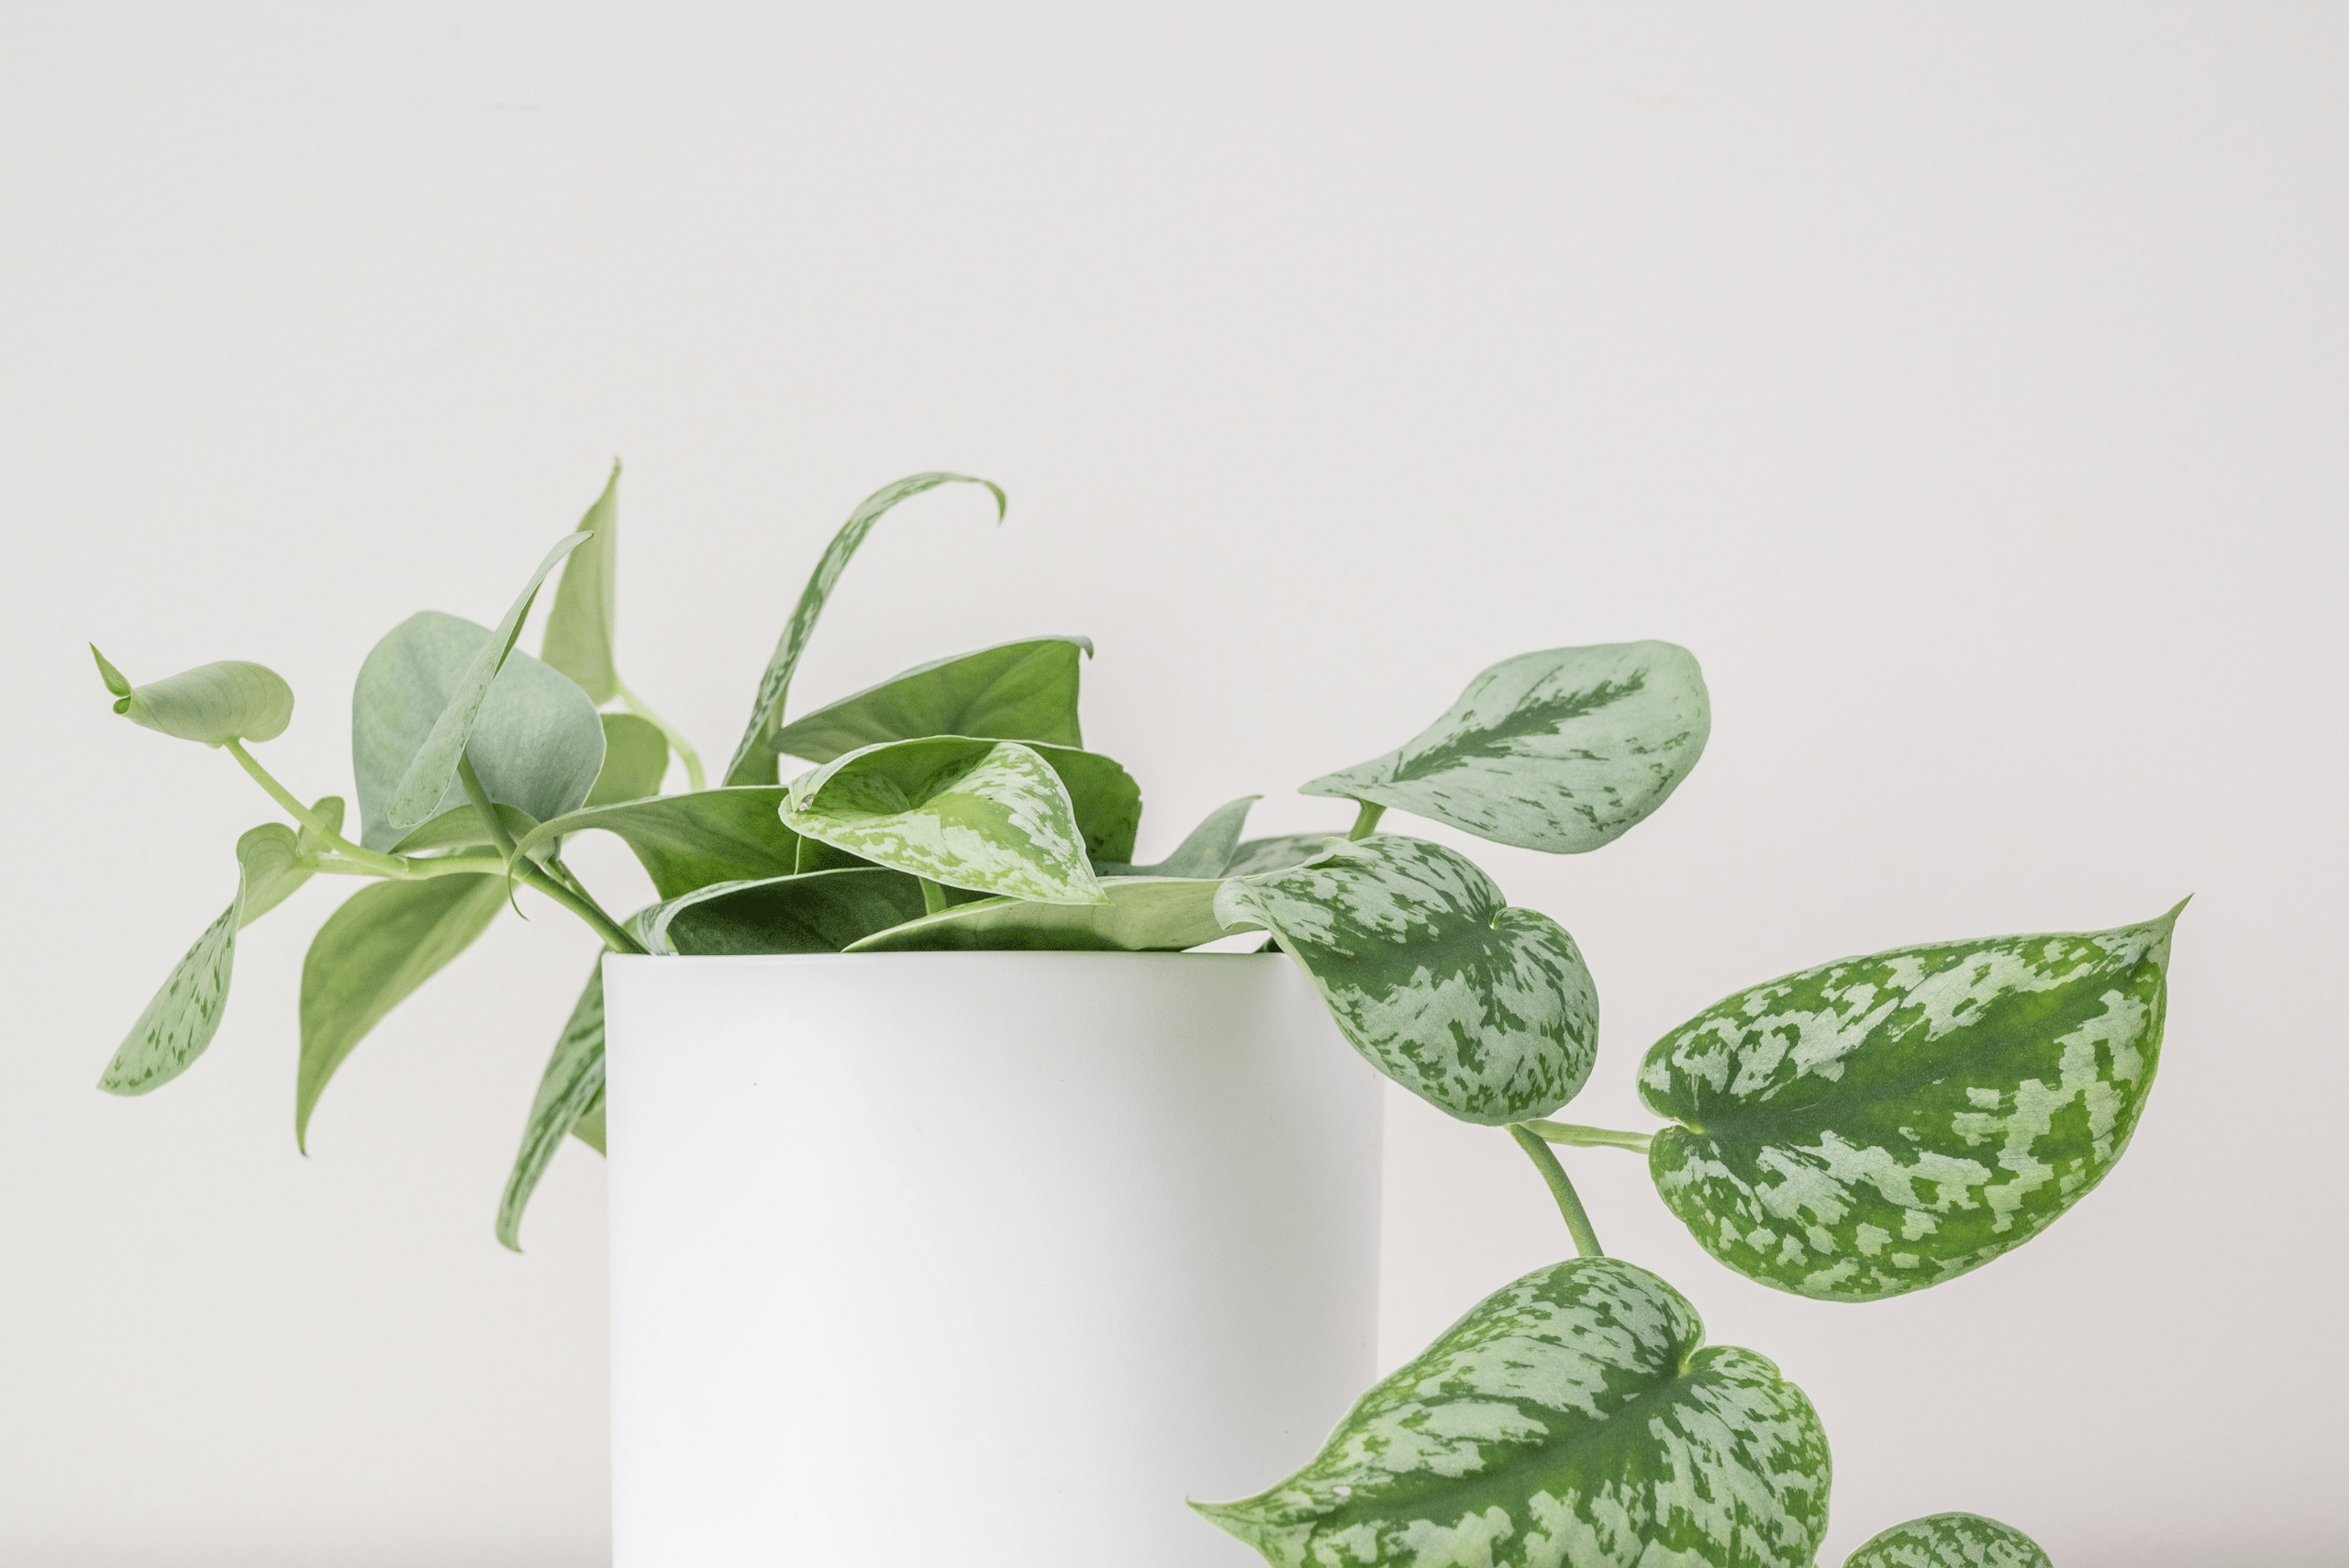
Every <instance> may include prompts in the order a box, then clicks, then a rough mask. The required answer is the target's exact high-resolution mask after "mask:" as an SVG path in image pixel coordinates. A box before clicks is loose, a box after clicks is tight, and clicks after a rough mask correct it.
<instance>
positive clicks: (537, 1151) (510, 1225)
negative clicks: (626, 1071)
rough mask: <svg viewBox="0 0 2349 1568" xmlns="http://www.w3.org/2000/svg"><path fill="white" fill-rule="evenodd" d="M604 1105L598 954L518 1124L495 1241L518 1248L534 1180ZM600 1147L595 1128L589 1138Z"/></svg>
mask: <svg viewBox="0 0 2349 1568" xmlns="http://www.w3.org/2000/svg"><path fill="white" fill-rule="evenodd" d="M603 1102H604V963H603V959H602V957H601V956H600V955H598V957H597V958H596V967H595V969H594V970H592V971H591V972H590V973H588V976H587V986H586V989H585V990H584V991H582V992H580V994H579V1001H578V1003H577V1004H576V1005H575V1006H573V1008H572V1009H571V1018H570V1019H569V1021H567V1022H566V1023H564V1025H563V1026H562V1034H561V1035H560V1036H558V1037H557V1038H556V1040H555V1042H554V1054H553V1055H552V1056H551V1057H549V1058H548V1059H547V1070H546V1072H545V1073H544V1074H542V1075H541V1076H540V1079H539V1093H538V1096H537V1097H536V1098H535V1099H533V1100H532V1101H531V1102H530V1115H529V1120H527V1121H526V1122H524V1123H523V1125H522V1147H521V1149H520V1150H519V1151H518V1152H517V1153H516V1154H515V1156H514V1170H513V1173H511V1174H510V1175H508V1176H507V1178H506V1193H505V1195H504V1196H503V1197H502V1198H500V1199H499V1200H498V1205H497V1239H498V1240H500V1241H503V1242H504V1243H505V1244H506V1245H507V1246H508V1247H510V1248H512V1249H513V1250H514V1251H517V1252H518V1251H521V1250H522V1211H523V1210H524V1209H525V1208H527V1207H529V1202H530V1195H531V1194H532V1193H534V1192H536V1191H537V1190H538V1186H539V1178H540V1177H541V1176H543V1175H545V1174H546V1173H547V1166H548V1164H549V1163H551V1162H552V1161H553V1159H554V1151H556V1150H557V1149H560V1148H562V1140H563V1138H564V1136H565V1135H566V1134H568V1133H570V1132H572V1131H573V1130H575V1129H577V1128H578V1126H579V1123H580V1120H581V1118H584V1116H585V1115H586V1114H587V1112H588V1111H589V1110H590V1109H591V1108H592V1109H594V1110H596V1112H597V1114H598V1120H599V1121H600V1119H601V1112H602V1108H603ZM593 1142H594V1146H595V1148H596V1151H598V1152H601V1151H602V1149H603V1133H602V1130H601V1128H600V1126H599V1127H598V1128H597V1129H596V1138H595V1140H593Z"/></svg>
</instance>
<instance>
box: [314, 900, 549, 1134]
mask: <svg viewBox="0 0 2349 1568" xmlns="http://www.w3.org/2000/svg"><path fill="white" fill-rule="evenodd" d="M506 897H507V888H506V879H505V878H504V877H502V876H497V875H494V874H491V873H480V872H458V873H451V874H450V875H448V876H435V877H427V878H424V879H422V880H419V881H416V882H378V883H371V884H368V885H367V886H365V887H362V888H361V889H360V890H359V891H358V892H357V893H355V894H353V895H351V897H350V898H348V899H346V900H344V902H343V905H342V907H340V909H337V910H336V911H335V912H334V913H333V914H332V915H331V916H329V917H328V919H327V923H326V924H325V925H323V926H321V927H319V928H318V934H317V937H316V938H315V939H313V940H312V941H311V943H310V951H309V956H308V957H306V958H305V959H304V960H303V961H302V1056H301V1063H300V1067H299V1070H298V1072H297V1073H296V1074H295V1086H294V1140H295V1143H296V1144H297V1145H299V1146H301V1147H303V1148H304V1149H305V1150H306V1149H307V1147H308V1139H309V1127H310V1112H311V1111H312V1109H314V1108H315V1107H316V1106H317V1103H318V1096H319V1095H321V1094H323V1093H325V1092H326V1086H327V1080H328V1079H329V1078H331V1077H333V1076H334V1073H335V1069H337V1068H338V1067H340V1066H341V1065H342V1063H343V1060H344V1058H346V1057H348V1056H349V1055H350V1054H351V1050H352V1048H353V1047H355V1046H357V1045H358V1043H359V1042H360V1041H361V1040H364V1039H365V1038H366V1037H367V1031H368V1030H370V1029H373V1028H374V1027H375V1025H376V1024H377V1023H379V1022H381V1021H382V1019H383V1017H384V1014H385V1013H388V1012H390V1011H391V1010H392V1008H393V1007H395V1006H397V1005H398V1004H399V1003H400V1002H401V1001H402V1000H403V999H405V998H406V995H408V993H409V992H411V991H413V990H415V989H416V988H417V986H419V985H421V984H424V983H425V982H426V981H427V980H429V979H430V978H431V977H432V976H433V975H434V974H436V973H439V972H440V968H441V966H442V965H444V964H446V963H447V962H449V961H450V960H451V959H452V958H454V957H456V956H457V955H458V954H459V953H461V952H462V951H464V950H465V948H466V947H467V946H468V945H470V944H471V943H472V941H473V939H474V938H475V937H477V936H479V935H481V933H482V930H483V929H484V927H486V926H487V925H488V924H489V922H490V921H491V920H492V919H493V918H495V916H496V914H497V912H498V911H499V910H500V909H502V908H504V907H505V906H506Z"/></svg>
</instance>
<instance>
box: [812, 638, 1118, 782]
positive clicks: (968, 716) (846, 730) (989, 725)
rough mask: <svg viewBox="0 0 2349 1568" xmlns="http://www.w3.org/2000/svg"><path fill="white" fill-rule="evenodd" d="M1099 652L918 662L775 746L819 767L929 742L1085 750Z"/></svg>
mask: <svg viewBox="0 0 2349 1568" xmlns="http://www.w3.org/2000/svg"><path fill="white" fill-rule="evenodd" d="M1092 652H1093V643H1092V639H1089V638H1083V637H1040V638H1030V639H1028V640H1026V641H1022V642H1007V643H1004V644H1002V645H1000V646H998V647H995V648H983V649H981V650H980V651H978V652H976V653H963V654H958V655H956V656H955V657H954V658H952V659H939V660H935V661H933V662H930V663H928V664H917V665H916V666H914V667H913V668H912V669H910V670H908V671H907V672H906V673H904V674H902V675H897V676H894V677H892V678H891V679H889V680H886V681H884V682H882V683H881V684H879V685H877V686H870V687H867V688H866V689H865V690H863V691H861V692H858V693H857V694H856V695H853V696H846V697H842V698H841V700H840V701H838V702H836V703H831V704H829V705H827V706H823V707H819V708H818V709H817V710H816V711H815V712H813V713H810V714H806V715H803V716H802V717H798V718H796V719H794V720H792V722H791V723H789V724H787V725H785V726H784V727H783V728H781V729H780V730H778V731H776V732H775V735H774V740H773V742H772V744H773V745H774V749H775V750H776V751H781V752H783V753H785V755H787V756H793V757H805V758H806V759H807V761H809V762H830V761H831V760H832V759H833V758H835V757H838V756H841V755H844V754H846V753H847V752H850V751H855V750H857V749H858V748H859V747H863V746H874V745H878V744H880V743H881V742H882V741H884V740H921V739H923V738H924V737H926V736H930V735H975V736H980V737H983V738H985V739H986V740H1028V741H1039V740H1041V741H1042V742H1044V743H1046V744H1047V745H1052V746H1071V747H1076V746H1083V745H1084V744H1085V735H1084V731H1083V730H1082V728H1080V727H1079V726H1078V724H1077V721H1076V688H1077V674H1078V672H1077V666H1078V663H1079V662H1080V661H1081V660H1082V659H1084V658H1089V657H1091V655H1092Z"/></svg>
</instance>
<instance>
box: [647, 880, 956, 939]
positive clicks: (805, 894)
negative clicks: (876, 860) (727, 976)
mask: <svg viewBox="0 0 2349 1568" xmlns="http://www.w3.org/2000/svg"><path fill="white" fill-rule="evenodd" d="M921 910H922V897H921V884H919V883H918V882H916V881H915V880H914V879H913V878H912V877H910V876H907V875H906V874H905V873H903V872H896V871H886V870H884V869H883V868H881V867H879V866H855V867H851V868H849V869H847V870H844V871H819V872H811V873H807V875H805V876H778V877H769V878H766V879H765V880H763V881H759V882H721V883H718V884H715V885H712V886H709V887H704V888H698V889H696V890H695V891H694V892H692V893H688V894H686V895H685V896H684V897H682V898H674V899H671V900H670V901H669V902H668V903H666V904H663V905H662V906H660V907H659V908H658V909H657V910H655V911H654V912H653V915H652V917H651V922H650V926H649V929H648V930H647V931H646V933H645V937H644V945H645V946H646V947H648V948H650V949H651V951H654V952H656V953H684V954H687V955H689V956H693V957H699V958H713V957H739V956H742V955H746V954H752V953H811V952H840V951H844V950H845V949H847V948H848V947H849V946H850V945H851V944H852V943H854V942H855V941H857V940H859V939H860V938H863V937H867V936H870V935H872V934H873V933H874V931H880V930H886V929H889V928H890V927H892V926H899V925H903V924H904V923H905V922H906V921H907V920H910V919H912V918H913V917H915V916H917V915H918V914H920V913H921Z"/></svg>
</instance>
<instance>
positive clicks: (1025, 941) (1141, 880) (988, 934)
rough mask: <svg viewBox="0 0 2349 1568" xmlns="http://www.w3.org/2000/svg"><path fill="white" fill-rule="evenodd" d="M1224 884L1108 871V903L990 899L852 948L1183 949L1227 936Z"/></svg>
mask: <svg viewBox="0 0 2349 1568" xmlns="http://www.w3.org/2000/svg"><path fill="white" fill-rule="evenodd" d="M1222 885H1223V884H1222V883H1220V882H1219V881H1216V880H1215V879H1213V878H1207V879H1199V880H1192V879H1183V878H1166V877H1150V876H1138V877H1128V876H1105V877H1103V878H1102V879H1101V891H1102V892H1104V893H1106V894H1108V895H1109V902H1108V903H1107V904H1037V903H1031V902H1030V901H1029V900H1027V899H1024V898H982V899H979V900H977V901H976V902H974V903H970V904H960V905H957V906H954V907H953V908H951V909H945V910H941V911H940V912H939V913H938V914H935V915H924V916H921V917H918V918H915V919H912V920H909V921H907V923H906V924H904V925H902V926H896V927H892V928H891V929H888V930H885V931H876V932H874V934H873V935H872V936H869V937H866V938H864V939H863V940H862V941H858V942H855V943H853V944H852V945H851V946H850V948H849V949H848V951H851V952H937V951H951V950H978V951H1005V950H1009V949H1028V950H1042V951H1054V952H1179V951H1182V950H1183V949H1185V948H1195V947H1197V946H1198V945H1199V944H1200V943H1201V942H1211V941H1213V940H1216V939H1217V938H1218V937H1219V936H1221V935H1223V928H1222V927H1221V926H1219V925H1218V924H1217V923H1216V917H1215V895H1216V889H1218V888H1219V887H1221V886H1222Z"/></svg>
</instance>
